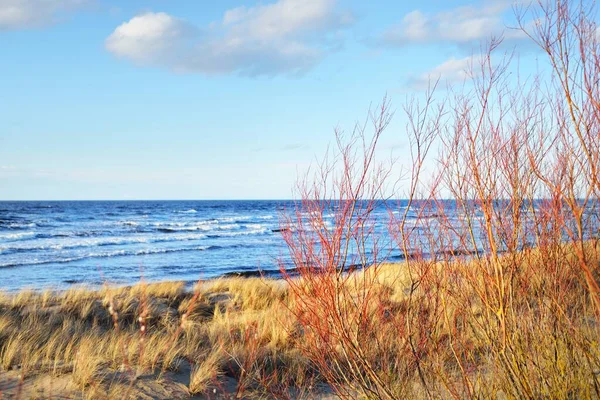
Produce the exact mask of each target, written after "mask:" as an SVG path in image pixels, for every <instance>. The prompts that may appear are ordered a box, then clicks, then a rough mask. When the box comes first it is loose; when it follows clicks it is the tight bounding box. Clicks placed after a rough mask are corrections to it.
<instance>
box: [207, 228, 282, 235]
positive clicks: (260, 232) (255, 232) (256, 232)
mask: <svg viewBox="0 0 600 400" xmlns="http://www.w3.org/2000/svg"><path fill="white" fill-rule="evenodd" d="M266 233H271V230H270V229H267V228H261V229H253V230H250V231H240V232H223V233H219V236H220V237H233V236H247V235H263V234H266Z"/></svg>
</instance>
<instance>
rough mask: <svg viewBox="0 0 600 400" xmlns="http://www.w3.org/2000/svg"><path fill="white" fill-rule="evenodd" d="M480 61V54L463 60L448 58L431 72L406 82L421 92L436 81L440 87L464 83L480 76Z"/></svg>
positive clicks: (481, 59)
mask: <svg viewBox="0 0 600 400" xmlns="http://www.w3.org/2000/svg"><path fill="white" fill-rule="evenodd" d="M482 61H483V56H482V55H480V54H478V55H472V56H468V57H464V58H455V57H452V58H449V59H448V60H446V61H444V62H443V63H441V64H439V65H437V66H435V67H434V68H432V69H431V70H429V71H426V72H424V73H422V74H420V75H418V76H415V77H412V78H410V79H409V80H408V87H409V88H411V89H415V90H423V89H425V88H427V86H428V85H429V84H430V83H431V84H433V83H435V82H436V81H438V80H439V83H440V85H442V86H444V85H453V84H459V83H464V82H465V81H467V80H469V79H470V78H474V77H477V76H479V75H480V74H481V71H480V69H479V68H478V65H479V64H480V63H481V62H482Z"/></svg>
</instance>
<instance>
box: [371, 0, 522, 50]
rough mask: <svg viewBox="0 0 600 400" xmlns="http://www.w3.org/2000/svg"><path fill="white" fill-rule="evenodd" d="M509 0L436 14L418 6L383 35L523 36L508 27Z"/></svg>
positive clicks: (457, 39) (390, 41)
mask: <svg viewBox="0 0 600 400" xmlns="http://www.w3.org/2000/svg"><path fill="white" fill-rule="evenodd" d="M510 6H511V3H509V2H507V1H502V0H501V1H491V2H488V3H487V4H485V5H482V6H480V7H474V6H465V7H458V8H454V9H450V10H446V11H442V12H439V13H437V14H425V13H423V12H421V11H419V10H415V11H412V12H410V13H408V14H406V15H405V16H404V18H403V19H402V21H400V23H399V24H397V25H395V26H393V27H391V28H390V29H388V30H387V31H385V32H384V33H383V35H382V38H381V39H382V41H383V42H384V43H385V44H387V45H395V46H402V45H406V44H409V43H429V42H451V43H459V44H460V43H471V42H474V41H480V40H485V39H489V38H490V37H491V36H500V35H502V36H503V37H504V38H505V39H519V38H523V37H524V35H523V34H522V32H520V31H518V30H515V29H507V27H506V24H505V22H504V16H505V14H506V12H507V11H508V10H510V9H511V7H510Z"/></svg>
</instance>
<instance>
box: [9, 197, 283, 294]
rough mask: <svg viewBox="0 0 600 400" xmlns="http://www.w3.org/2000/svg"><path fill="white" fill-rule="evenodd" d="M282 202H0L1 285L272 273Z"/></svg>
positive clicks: (11, 287) (279, 253)
mask: <svg viewBox="0 0 600 400" xmlns="http://www.w3.org/2000/svg"><path fill="white" fill-rule="evenodd" d="M285 206H286V203H285V202H283V201H60V202H52V201H35V202H33V201H32V202H0V288H1V289H7V290H14V289H17V288H23V287H32V288H41V287H56V288H61V287H64V286H67V285H72V284H80V283H84V284H90V285H98V284H101V283H103V282H104V281H108V282H110V283H115V284H129V283H134V282H138V281H139V280H140V277H141V276H143V277H144V279H145V280H147V281H157V280H165V279H169V280H186V281H195V280H198V279H207V278H212V277H215V276H220V275H223V274H227V273H231V272H247V271H257V270H259V269H261V270H271V271H272V270H277V269H278V264H277V262H278V261H277V260H278V259H281V258H284V257H285V254H286V246H285V243H284V241H283V239H282V237H281V234H280V233H278V232H274V231H276V230H277V228H278V227H279V216H280V211H281V210H282V208H283V207H285Z"/></svg>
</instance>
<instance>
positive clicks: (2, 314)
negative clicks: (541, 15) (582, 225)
mask: <svg viewBox="0 0 600 400" xmlns="http://www.w3.org/2000/svg"><path fill="white" fill-rule="evenodd" d="M586 246H587V247H589V248H590V251H592V250H593V252H594V254H596V255H597V254H599V253H598V251H600V244H598V243H595V244H594V243H591V242H590V243H586ZM549 260H552V261H553V262H548V261H549ZM499 262H500V263H501V264H503V265H504V264H506V265H512V264H513V263H515V260H513V259H512V258H511V257H502V258H501V259H500V260H499ZM517 262H518V265H519V268H518V269H516V271H515V273H514V274H513V277H512V280H511V281H512V284H511V286H510V289H511V290H512V291H513V292H514V293H513V296H512V301H511V305H510V313H509V312H507V315H506V317H505V319H504V321H505V325H500V324H498V323H497V319H498V312H497V310H495V309H493V308H492V304H489V303H486V299H488V300H491V298H488V297H486V296H485V295H483V294H482V293H483V292H484V291H486V290H489V289H490V288H489V287H487V283H486V282H485V278H484V276H485V273H488V272H491V271H481V268H486V267H487V268H492V265H491V264H488V265H482V264H479V263H477V262H475V261H472V260H466V259H465V260H462V261H460V260H457V261H454V262H452V263H450V264H444V263H437V264H429V265H428V272H427V278H426V279H425V278H424V275H421V281H420V282H415V281H414V277H411V273H410V269H411V268H413V267H411V266H410V265H407V264H406V263H398V264H379V265H374V266H371V267H370V268H367V269H365V270H362V271H356V272H354V273H351V274H346V275H344V278H342V279H343V281H339V280H337V279H331V276H330V275H329V276H328V275H325V274H324V275H321V276H319V277H318V278H316V277H314V278H315V279H318V280H314V279H313V280H305V279H303V278H302V277H299V278H294V281H293V285H294V287H293V288H292V289H290V286H289V285H290V284H289V283H288V282H285V281H281V280H269V279H260V278H223V279H217V280H212V281H207V282H200V283H199V284H198V285H197V286H196V287H195V288H194V290H193V291H189V290H187V291H186V290H185V285H184V283H182V282H163V283H149V284H145V283H140V284H137V285H135V286H132V287H121V288H109V287H107V288H104V289H102V290H90V289H86V288H73V289H70V290H67V291H64V292H52V291H45V292H41V293H39V292H34V291H22V292H20V293H15V294H5V295H3V296H2V298H1V299H0V310H1V311H0V338H1V340H2V352H1V353H0V363H1V366H2V370H3V371H4V372H2V373H1V376H2V377H1V378H0V383H2V385H3V386H2V387H3V396H4V398H56V397H60V398H163V399H167V398H190V397H192V398H193V396H198V397H199V398H205V397H206V398H240V397H241V398H315V397H322V398H327V397H334V395H335V396H338V395H341V396H343V397H350V398H357V397H365V398H369V397H371V398H382V397H387V396H389V397H390V398H428V397H435V398H454V397H460V398H462V397H482V398H490V397H498V396H500V397H505V398H510V397H522V396H523V397H532V398H533V397H535V398H539V397H550V398H567V397H569V398H572V397H575V398H589V397H597V395H598V392H597V390H598V386H597V379H598V378H597V374H598V371H599V369H598V368H599V367H600V359H599V358H598V356H599V355H600V348H599V347H598V327H597V325H598V322H597V316H596V312H595V309H594V305H593V303H592V302H591V300H590V296H589V295H588V293H587V291H586V287H585V284H583V282H582V280H581V279H579V277H578V276H577V275H576V274H575V273H574V272H575V271H576V270H577V268H576V264H577V257H576V256H575V255H574V254H573V250H572V249H569V248H568V246H562V247H556V248H547V249H543V250H540V249H533V250H529V251H526V252H522V253H520V254H519V260H518V261H517ZM593 262H595V263H596V264H597V263H598V259H595V260H593ZM414 267H415V268H421V267H423V266H422V265H419V266H416V265H415V266H414ZM365 288H368V291H367V290H365ZM330 290H335V293H333V292H331V291H330ZM490 296H492V295H490ZM367 297H368V298H367ZM329 301H333V302H336V308H323V307H322V305H323V304H322V303H326V302H329ZM357 304H362V305H364V307H365V309H361V308H357V307H356V305H357ZM299 313H302V315H300V314H299ZM409 333H410V334H409ZM379 391H381V392H379Z"/></svg>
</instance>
